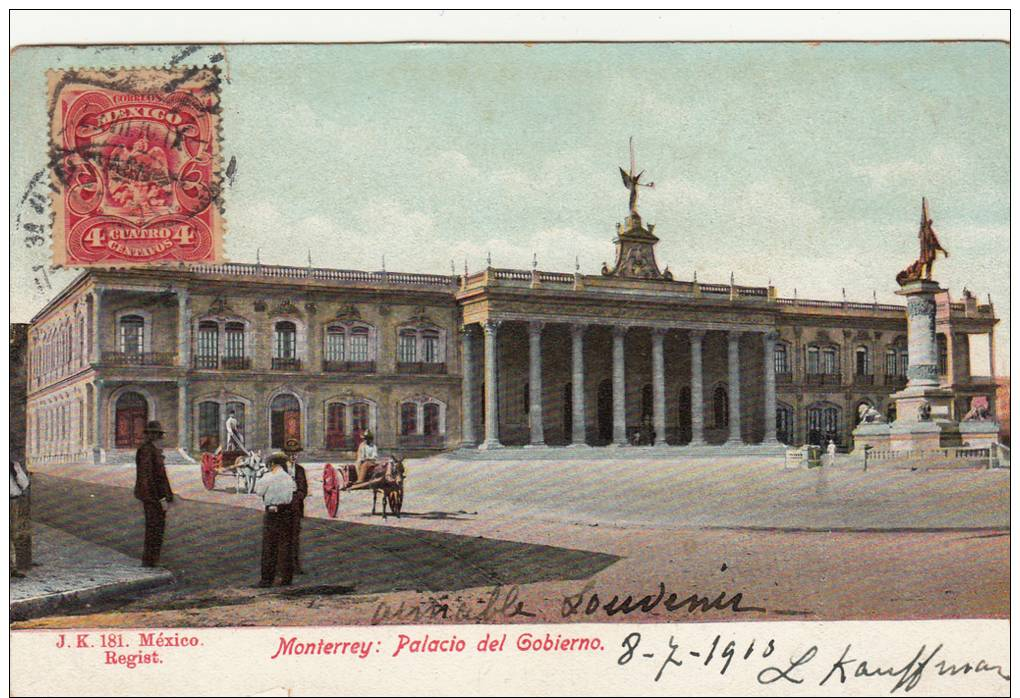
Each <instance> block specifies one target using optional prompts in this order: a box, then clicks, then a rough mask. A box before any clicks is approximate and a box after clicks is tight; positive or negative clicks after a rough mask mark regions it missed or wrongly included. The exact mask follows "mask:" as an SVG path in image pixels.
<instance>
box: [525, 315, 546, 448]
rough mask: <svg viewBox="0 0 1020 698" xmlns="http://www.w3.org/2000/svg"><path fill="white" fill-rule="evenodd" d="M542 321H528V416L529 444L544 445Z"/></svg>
mask: <svg viewBox="0 0 1020 698" xmlns="http://www.w3.org/2000/svg"><path fill="white" fill-rule="evenodd" d="M544 325H545V323H544V322H539V321H535V320H533V321H531V322H529V323H528V385H529V388H528V393H529V395H528V396H529V401H528V418H529V422H530V427H531V438H530V440H529V445H530V446H545V430H544V429H543V428H542V327H543V326H544Z"/></svg>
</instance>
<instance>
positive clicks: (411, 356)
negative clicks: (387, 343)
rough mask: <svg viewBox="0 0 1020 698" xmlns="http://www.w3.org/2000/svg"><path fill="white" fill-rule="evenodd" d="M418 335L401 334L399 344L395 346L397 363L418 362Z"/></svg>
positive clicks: (410, 333)
mask: <svg viewBox="0 0 1020 698" xmlns="http://www.w3.org/2000/svg"><path fill="white" fill-rule="evenodd" d="M417 344H418V334H417V333H416V332H401V333H400V342H399V344H398V345H397V361H399V362H401V363H405V364H409V363H413V362H415V361H417V360H418V358H417V357H418V347H417Z"/></svg>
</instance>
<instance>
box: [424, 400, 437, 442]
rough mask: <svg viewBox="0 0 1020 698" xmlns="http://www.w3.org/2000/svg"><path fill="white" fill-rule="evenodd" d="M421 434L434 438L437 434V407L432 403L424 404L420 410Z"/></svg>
mask: <svg viewBox="0 0 1020 698" xmlns="http://www.w3.org/2000/svg"><path fill="white" fill-rule="evenodd" d="M422 413H423V419H422V429H421V431H422V434H424V435H425V436H436V435H438V434H439V433H440V432H439V405H437V404H436V403H434V402H429V403H426V404H425V406H424V407H423V409H422Z"/></svg>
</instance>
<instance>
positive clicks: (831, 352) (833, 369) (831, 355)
mask: <svg viewBox="0 0 1020 698" xmlns="http://www.w3.org/2000/svg"><path fill="white" fill-rule="evenodd" d="M822 373H824V374H826V375H830V376H831V375H832V374H834V373H839V352H837V351H836V349H835V347H825V348H824V349H822Z"/></svg>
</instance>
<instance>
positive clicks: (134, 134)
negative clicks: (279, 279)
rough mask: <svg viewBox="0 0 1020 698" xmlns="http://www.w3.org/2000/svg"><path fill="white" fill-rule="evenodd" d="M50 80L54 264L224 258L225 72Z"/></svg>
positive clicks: (74, 74) (66, 75) (56, 75)
mask: <svg viewBox="0 0 1020 698" xmlns="http://www.w3.org/2000/svg"><path fill="white" fill-rule="evenodd" d="M48 75H49V101H48V105H49V110H50V112H49V113H50V123H51V148H52V151H51V157H50V169H51V175H52V177H51V179H52V182H53V189H54V195H53V211H54V219H53V264H54V265H62V266H125V265H140V264H159V263H167V262H188V263H214V262H219V261H221V257H222V238H223V221H222V216H221V212H220V203H221V202H220V196H219V194H220V187H219V175H220V172H219V170H220V148H219V140H218V120H219V76H218V73H217V71H216V70H215V69H212V68H175V69H119V70H112V71H97V70H64V71H50V72H49V74H48Z"/></svg>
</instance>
